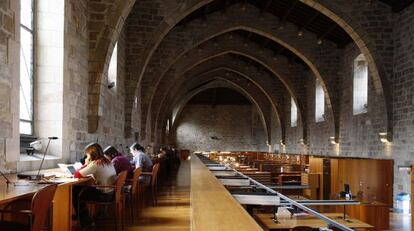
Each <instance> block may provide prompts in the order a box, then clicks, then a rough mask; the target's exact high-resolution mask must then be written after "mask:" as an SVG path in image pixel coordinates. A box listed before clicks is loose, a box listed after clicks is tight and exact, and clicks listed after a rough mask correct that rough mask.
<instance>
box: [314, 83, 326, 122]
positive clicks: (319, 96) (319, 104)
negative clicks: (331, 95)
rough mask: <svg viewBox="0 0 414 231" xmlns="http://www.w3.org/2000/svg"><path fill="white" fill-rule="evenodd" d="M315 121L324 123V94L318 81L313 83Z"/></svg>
mask: <svg viewBox="0 0 414 231" xmlns="http://www.w3.org/2000/svg"><path fill="white" fill-rule="evenodd" d="M315 121H316V122H322V121H325V92H324V91H323V87H322V84H321V82H320V81H319V80H316V83H315Z"/></svg>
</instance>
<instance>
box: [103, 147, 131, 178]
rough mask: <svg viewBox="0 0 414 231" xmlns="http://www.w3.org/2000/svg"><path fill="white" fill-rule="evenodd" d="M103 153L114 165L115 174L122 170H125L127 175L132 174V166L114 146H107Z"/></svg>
mask: <svg viewBox="0 0 414 231" xmlns="http://www.w3.org/2000/svg"><path fill="white" fill-rule="evenodd" d="M104 155H105V157H106V158H108V159H109V160H110V161H111V162H112V164H113V165H114V167H115V171H116V174H117V175H118V174H119V173H120V172H122V171H127V172H128V176H129V177H131V176H132V172H133V171H134V168H133V166H132V165H131V163H130V162H129V160H128V158H126V157H125V156H124V155H122V153H120V152H118V150H116V148H115V147H113V146H108V147H106V148H105V150H104Z"/></svg>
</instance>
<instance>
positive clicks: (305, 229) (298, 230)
mask: <svg viewBox="0 0 414 231" xmlns="http://www.w3.org/2000/svg"><path fill="white" fill-rule="evenodd" d="M291 230H292V231H312V230H313V228H312V227H309V226H296V227H293V229H291Z"/></svg>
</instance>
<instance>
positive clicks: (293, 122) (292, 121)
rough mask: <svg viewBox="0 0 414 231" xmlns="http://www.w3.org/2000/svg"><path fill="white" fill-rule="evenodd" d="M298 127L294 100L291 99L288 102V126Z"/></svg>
mask: <svg viewBox="0 0 414 231" xmlns="http://www.w3.org/2000/svg"><path fill="white" fill-rule="evenodd" d="M297 125H298V108H297V106H296V103H295V100H294V99H293V98H291V100H290V126H291V127H296V126H297Z"/></svg>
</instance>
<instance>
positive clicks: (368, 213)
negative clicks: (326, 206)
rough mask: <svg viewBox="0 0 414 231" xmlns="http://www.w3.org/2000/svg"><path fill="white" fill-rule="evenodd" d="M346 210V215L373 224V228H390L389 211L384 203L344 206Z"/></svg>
mask: <svg viewBox="0 0 414 231" xmlns="http://www.w3.org/2000/svg"><path fill="white" fill-rule="evenodd" d="M340 210H341V209H339V211H340ZM339 211H338V212H339ZM346 211H347V215H349V216H351V217H354V218H356V219H358V220H360V221H363V222H365V223H368V224H370V225H372V226H374V227H375V230H388V229H390V211H389V206H388V205H387V204H385V203H380V202H373V203H361V204H360V205H353V206H346Z"/></svg>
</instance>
